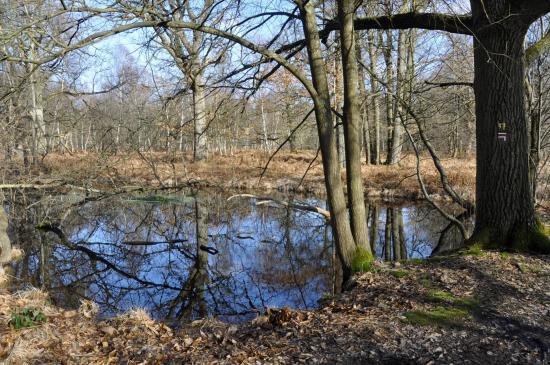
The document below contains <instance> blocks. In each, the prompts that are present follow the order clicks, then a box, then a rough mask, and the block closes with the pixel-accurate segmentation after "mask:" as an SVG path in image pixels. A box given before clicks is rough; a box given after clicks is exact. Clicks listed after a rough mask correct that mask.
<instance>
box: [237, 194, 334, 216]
mask: <svg viewBox="0 0 550 365" xmlns="http://www.w3.org/2000/svg"><path fill="white" fill-rule="evenodd" d="M234 198H250V199H256V200H258V202H256V205H263V204H266V203H275V204H277V205H281V206H283V207H287V208H292V209H296V210H302V211H305V212H312V213H317V214H320V215H322V216H323V217H325V219H330V212H329V211H328V210H326V209H323V208H320V207H316V206H313V205H308V204H303V203H289V202H286V201H284V200H279V199H275V198H272V197H269V196H257V195H253V194H237V195H233V196H230V197H229V198H228V199H227V201H229V200H232V199H234Z"/></svg>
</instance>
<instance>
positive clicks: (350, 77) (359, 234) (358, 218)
mask: <svg viewBox="0 0 550 365" xmlns="http://www.w3.org/2000/svg"><path fill="white" fill-rule="evenodd" d="M354 14H355V4H354V0H340V1H338V17H339V19H340V38H341V41H340V44H341V53H342V70H343V73H344V135H345V147H346V175H347V186H348V206H349V210H350V217H351V227H352V232H353V238H354V239H355V243H356V244H357V246H359V247H361V248H362V249H364V250H366V251H367V252H369V253H370V252H371V249H370V245H369V235H368V229H367V216H366V214H365V197H364V194H363V179H362V177H361V115H360V113H361V112H360V109H359V103H358V93H357V90H358V86H359V72H358V69H357V57H356V55H357V53H356V49H355V31H354V27H353V17H354Z"/></svg>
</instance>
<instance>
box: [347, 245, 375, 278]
mask: <svg viewBox="0 0 550 365" xmlns="http://www.w3.org/2000/svg"><path fill="white" fill-rule="evenodd" d="M373 263H374V256H373V255H372V253H371V252H369V251H367V250H366V249H364V248H362V247H358V248H357V249H356V250H355V253H354V254H353V260H352V261H351V269H352V270H353V272H367V271H372V269H373Z"/></svg>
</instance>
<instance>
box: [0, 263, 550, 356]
mask: <svg viewBox="0 0 550 365" xmlns="http://www.w3.org/2000/svg"><path fill="white" fill-rule="evenodd" d="M475 254H476V255H472V256H455V257H446V258H440V259H431V260H427V261H412V262H406V263H400V264H394V265H391V264H387V265H382V266H380V268H379V270H378V271H377V272H374V273H364V274H358V275H357V276H356V279H357V283H358V285H357V287H356V288H355V289H353V290H352V291H351V292H348V293H345V294H343V295H341V296H339V297H336V298H326V299H325V302H324V304H323V306H322V307H321V308H319V309H316V310H311V311H291V310H287V309H283V310H272V311H270V313H268V314H267V315H265V316H261V317H258V318H257V319H255V320H254V321H253V322H250V323H245V324H242V325H231V324H225V323H222V322H219V321H216V320H213V319H206V320H199V321H195V322H193V323H191V324H189V325H185V326H183V327H182V328H180V329H177V330H173V329H170V328H168V327H167V326H165V325H164V324H162V323H159V322H155V321H153V320H151V319H150V318H149V317H148V316H147V315H146V314H145V313H144V312H143V311H139V310H138V311H133V312H130V313H128V314H126V315H122V316H119V317H116V318H113V319H110V320H107V321H97V320H95V319H94V306H93V304H91V303H89V302H85V303H84V305H83V306H82V307H81V308H80V309H79V310H78V311H66V310H61V309H59V308H54V307H51V306H49V305H48V304H47V300H46V295H45V294H44V293H42V292H39V291H27V292H24V293H20V294H16V295H9V294H8V293H6V292H2V293H1V294H0V335H1V340H0V341H1V342H0V361H4V362H5V363H6V364H18V363H25V364H32V363H44V362H46V363H54V362H62V363H69V364H109V363H111V364H118V363H130V364H171V363H173V364H180V363H196V364H211V363H228V364H233V363H244V364H256V363H269V364H276V363H280V364H291V363H300V362H302V363H343V364H351V363H369V364H370V363H379V364H417V363H422V364H436V363H437V364H451V363H454V364H458V363H461V364H462V363H486V364H503V363H518V364H526V363H529V364H537V363H540V364H542V363H547V362H548V361H549V360H550V352H549V348H550V330H549V329H550V317H549V315H548V314H549V311H550V305H549V302H550V285H549V283H548V277H549V275H550V258H549V257H548V256H528V255H516V254H500V253H492V252H490V253H485V252H481V253H480V252H476V253H475ZM28 307H33V308H39V309H40V310H41V311H42V312H43V313H44V315H45V316H46V317H47V321H46V322H45V323H43V324H40V325H38V326H37V327H35V328H31V329H23V330H19V331H16V330H15V329H13V328H12V327H11V326H10V325H8V322H9V320H10V318H11V317H12V315H13V313H14V312H17V311H18V310H19V312H20V311H21V310H22V309H23V308H28Z"/></svg>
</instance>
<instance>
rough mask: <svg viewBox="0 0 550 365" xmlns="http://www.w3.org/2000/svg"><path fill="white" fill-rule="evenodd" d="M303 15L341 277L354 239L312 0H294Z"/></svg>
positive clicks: (346, 273) (346, 276)
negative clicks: (340, 263) (305, 0)
mask: <svg viewBox="0 0 550 365" xmlns="http://www.w3.org/2000/svg"><path fill="white" fill-rule="evenodd" d="M296 3H297V4H298V6H299V7H300V11H301V16H302V25H303V30H304V34H305V38H306V44H307V51H308V59H309V65H310V69H311V76H312V81H313V85H314V87H315V90H316V92H317V95H315V97H314V98H313V102H314V105H315V117H316V121H317V132H318V135H319V146H320V148H321V155H322V158H323V170H324V174H325V187H326V191H327V199H328V202H329V206H330V211H331V223H332V230H333V236H334V240H335V245H336V251H337V252H338V256H339V257H340V261H341V262H342V271H343V281H347V280H348V279H349V278H350V276H351V262H352V259H353V255H354V253H355V249H356V247H355V241H354V239H353V235H352V232H351V226H350V222H349V217H348V213H347V209H346V199H345V196H344V191H343V187H342V180H341V177H340V165H339V161H338V151H337V149H336V137H335V133H334V128H333V125H332V111H331V107H330V93H329V87H328V81H327V75H326V69H325V63H324V61H323V54H322V51H321V42H320V38H319V33H318V29H317V24H316V17H315V9H314V5H313V3H312V2H311V1H308V2H306V3H304V2H302V1H300V0H297V1H296Z"/></svg>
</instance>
